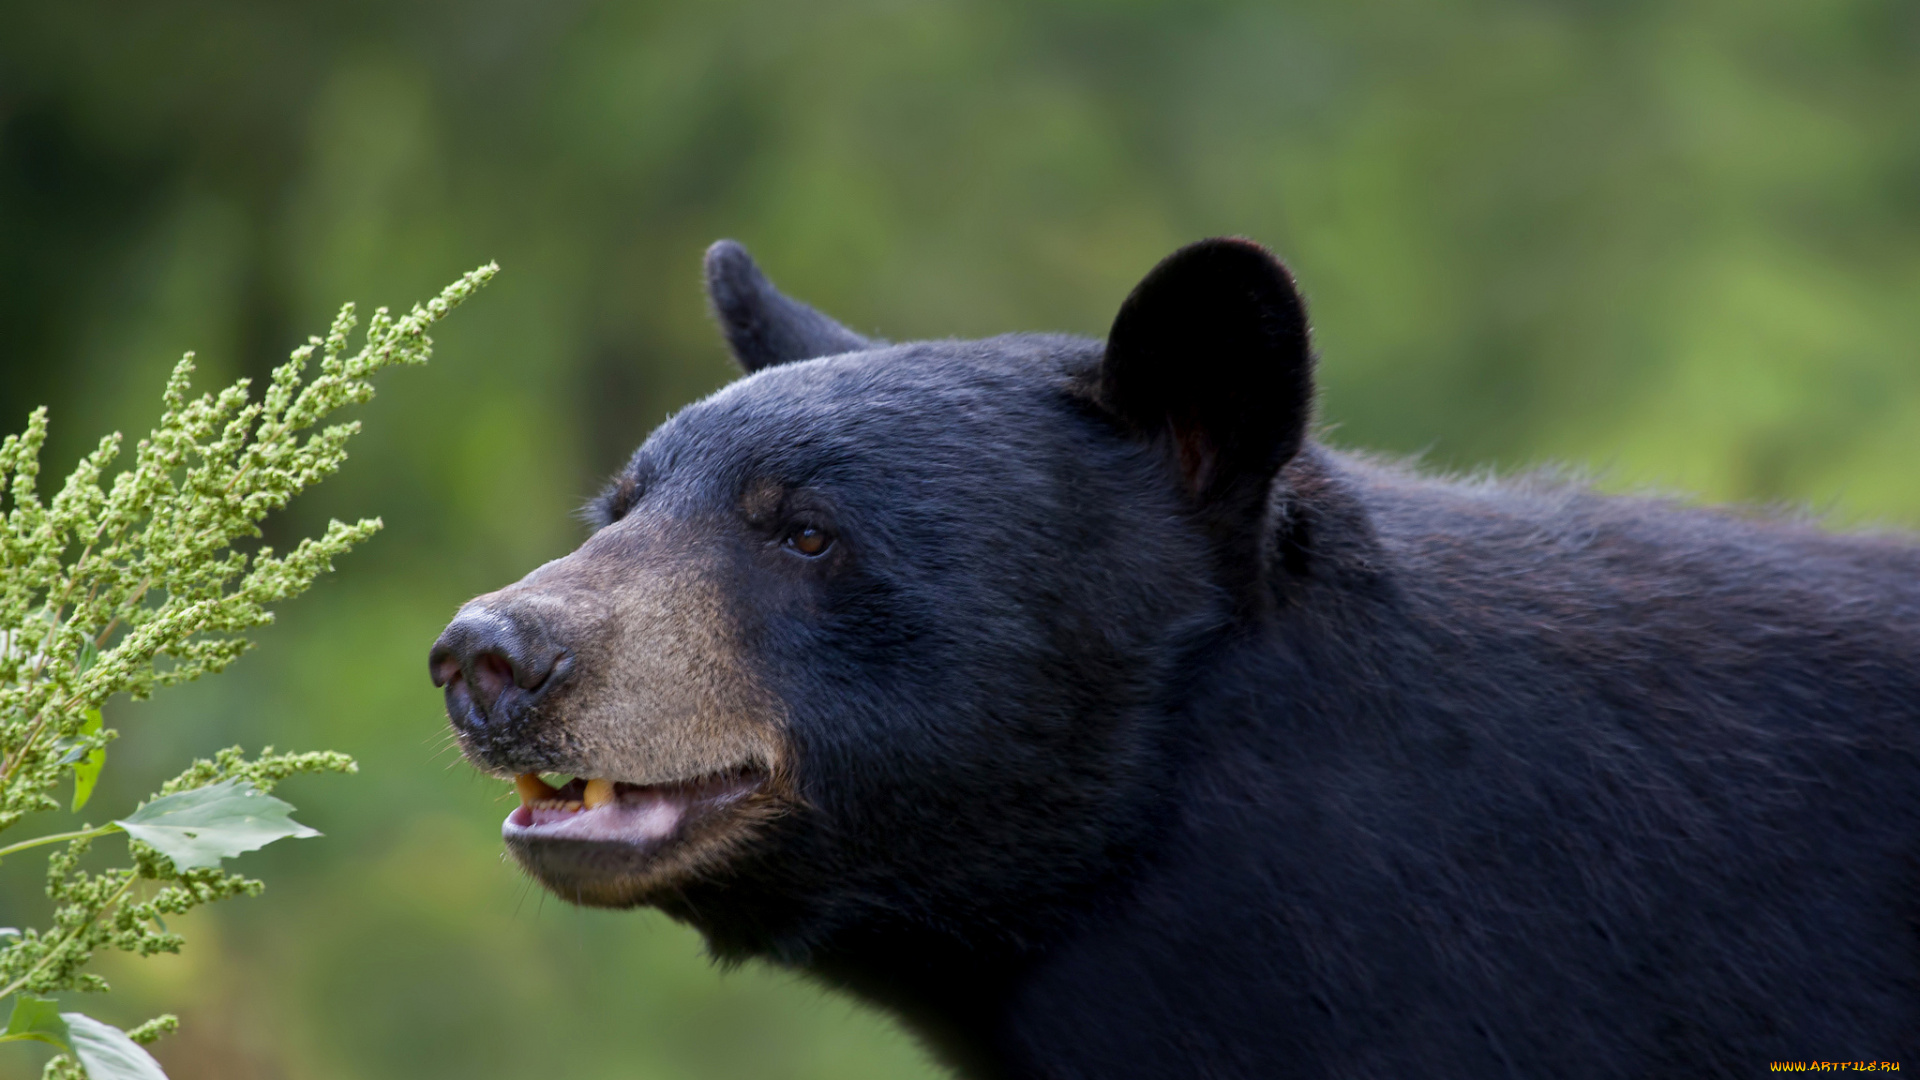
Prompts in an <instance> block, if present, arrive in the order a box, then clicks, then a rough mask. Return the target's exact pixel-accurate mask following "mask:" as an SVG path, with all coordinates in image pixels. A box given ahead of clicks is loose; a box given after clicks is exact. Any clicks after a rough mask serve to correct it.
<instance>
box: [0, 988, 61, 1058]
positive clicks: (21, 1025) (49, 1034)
mask: <svg viewBox="0 0 1920 1080" xmlns="http://www.w3.org/2000/svg"><path fill="white" fill-rule="evenodd" d="M20 1039H32V1040H34V1041H36V1042H43V1043H50V1044H52V1045H54V1046H57V1047H59V1048H60V1049H62V1050H65V1049H66V1048H67V1041H68V1033H67V1024H66V1020H65V1018H64V1017H62V1016H61V1015H60V1006H59V1005H58V1004H57V1003H55V1002H52V1001H48V1000H47V999H46V998H37V997H29V996H28V995H26V994H21V995H20V996H19V997H17V998H15V999H14V1000H13V1015H12V1016H11V1017H9V1018H8V1019H7V1030H6V1033H5V1034H0V1042H14V1041H16V1040H20Z"/></svg>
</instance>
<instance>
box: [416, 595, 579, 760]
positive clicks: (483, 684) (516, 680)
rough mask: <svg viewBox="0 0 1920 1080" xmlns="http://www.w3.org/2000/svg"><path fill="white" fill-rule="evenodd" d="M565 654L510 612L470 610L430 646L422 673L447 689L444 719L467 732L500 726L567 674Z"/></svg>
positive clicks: (539, 631)
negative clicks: (424, 670)
mask: <svg viewBox="0 0 1920 1080" xmlns="http://www.w3.org/2000/svg"><path fill="white" fill-rule="evenodd" d="M566 659H567V654H566V651H565V650H563V649H561V648H559V647H558V646H556V645H554V644H553V643H552V642H551V641H550V640H548V638H547V636H546V634H545V633H543V632H542V631H541V629H540V627H539V626H538V625H537V624H529V623H528V622H527V621H525V620H524V619H521V618H517V617H515V615H514V614H513V613H511V612H502V611H496V610H492V609H488V608H473V609H469V610H466V611H462V612H461V613H460V614H459V615H457V616H455V617H454V620H453V621H452V622H451V623H448V624H447V628H446V629H445V630H443V631H441V633H440V638H439V640H438V641H435V642H434V643H433V651H432V652H430V653H429V654H428V655H427V670H428V672H429V673H430V674H431V675H432V676H433V685H435V686H441V687H445V688H446V692H447V718H448V719H449V720H451V721H453V726H454V727H456V728H459V729H460V730H462V731H466V732H476V731H479V730H480V729H482V728H487V727H490V726H491V727H496V728H497V727H500V726H502V725H504V724H506V723H507V722H509V721H510V720H511V719H514V718H515V717H517V716H518V715H519V714H520V713H521V712H523V711H524V709H525V707H526V706H528V705H531V704H533V702H535V701H536V700H538V699H539V698H540V697H541V696H543V695H544V693H545V692H546V691H547V690H549V689H551V688H552V686H553V684H554V683H556V682H558V681H559V679H560V678H561V677H562V676H564V675H565V674H566V668H567V667H568V666H570V665H567V664H566V663H565V661H566Z"/></svg>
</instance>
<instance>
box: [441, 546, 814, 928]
mask: <svg viewBox="0 0 1920 1080" xmlns="http://www.w3.org/2000/svg"><path fill="white" fill-rule="evenodd" d="M675 547H676V545H673V544H672V543H670V542H668V541H667V540H665V539H663V538H662V537H661V536H660V535H658V530H653V531H652V533H651V534H649V533H648V531H647V530H646V528H645V525H644V523H643V522H639V521H635V522H630V523H623V524H622V525H621V526H619V527H616V528H613V529H608V530H604V531H603V532H602V533H600V534H598V535H597V536H596V537H595V538H594V539H593V540H592V541H589V543H588V544H586V545H585V546H583V547H582V548H581V549H580V550H578V551H576V552H574V553H573V554H571V555H568V556H567V557H565V558H562V559H557V560H555V561H553V562H550V563H548V564H546V565H545V566H542V567H540V568H538V569H536V570H535V571H534V572H533V573H531V574H529V575H527V576H526V577H525V578H523V579H522V580H520V581H518V582H516V583H514V584H513V585H510V586H508V587H506V588H504V589H501V590H499V591H497V592H493V593H488V594H486V595H483V596H480V597H477V598H475V599H474V600H472V601H470V602H468V603H467V604H466V605H465V606H463V607H462V608H461V610H460V612H459V613H458V614H457V615H456V616H455V617H454V619H453V620H452V622H451V623H449V624H448V626H447V628H446V630H445V631H443V632H442V634H441V635H440V638H439V640H438V641H436V642H435V643H434V646H433V649H432V652H431V653H430V655H429V666H430V669H431V673H432V675H433V679H434V682H435V684H436V685H438V686H440V687H442V688H443V689H444V692H445V694H446V702H447V715H448V718H449V720H450V721H451V722H452V724H453V727H454V729H455V731H456V733H457V735H458V737H459V741H460V745H461V748H462V750H463V751H464V752H465V754H466V756H467V757H468V759H469V760H471V761H472V762H473V763H474V764H475V765H476V766H478V767H479V768H481V769H483V770H485V771H487V772H490V773H493V774H494V775H496V776H501V777H503V778H512V779H514V780H515V786H516V788H517V790H518V793H519V795H520V805H518V806H517V807H515V808H514V810H513V811H512V812H511V813H510V814H509V815H508V816H507V819H506V820H505V821H504V822H503V823H502V825H501V832H502V837H503V839H504V840H505V841H506V845H507V848H508V850H509V851H511V852H512V853H513V855H514V857H515V859H516V860H517V861H519V863H520V864H521V865H522V866H523V867H524V868H525V869H526V870H527V871H528V872H529V873H531V874H532V875H533V876H534V877H536V878H537V879H539V880H540V881H541V883H542V884H544V885H546V886H547V887H548V888H550V889H552V890H553V891H554V892H555V893H557V894H559V895H561V896H565V897H568V898H569V899H574V900H576V901H578V902H581V903H587V904H596V905H602V906H625V905H630V904H636V903H642V902H645V899H646V897H647V896H648V895H650V894H652V893H654V892H655V891H657V890H659V889H662V888H669V887H671V886H673V885H674V884H676V883H678V882H681V881H683V880H685V879H686V878H687V877H688V876H690V875H693V874H698V873H701V872H704V871H708V870H711V869H713V868H715V867H717V866H718V865H720V864H722V863H724V862H725V861H726V859H727V858H728V857H729V856H730V854H731V853H733V852H734V851H736V850H737V849H738V848H739V847H740V846H741V845H742V844H744V843H746V842H747V841H748V840H749V839H750V838H751V836H752V834H753V833H754V832H755V831H756V827H757V825H758V823H761V822H764V821H765V820H768V819H769V818H771V817H774V816H777V815H778V814H780V813H781V812H783V810H784V809H785V807H786V805H787V804H788V803H789V802H790V801H791V799H790V797H788V796H787V795H784V794H783V792H784V791H785V790H786V788H787V785H786V784H784V782H782V781H781V777H782V773H783V770H782V768H781V766H782V763H783V761H784V760H785V759H786V757H787V754H786V752H785V749H784V741H783V739H782V737H781V723H780V710H779V708H778V706H777V703H775V702H774V700H773V699H772V698H771V696H770V695H768V694H766V693H765V692H763V691H762V690H761V689H760V688H759V687H758V685H757V683H756V681H755V680H754V679H753V677H752V675H751V672H750V669H749V666H748V664H747V663H746V661H745V659H744V657H743V654H742V650H741V648H740V645H739V639H740V632H739V628H738V626H737V624H736V621H735V620H734V619H733V618H732V617H731V616H730V613H729V611H728V609H727V606H726V605H725V604H724V603H723V602H722V600H721V596H722V592H721V590H720V589H719V588H718V587H717V583H716V582H715V580H714V579H715V578H716V576H717V575H718V574H719V572H720V568H719V567H717V566H716V565H714V564H713V561H712V560H711V559H707V558H702V557H700V556H697V555H691V554H688V553H687V552H686V551H685V550H684V549H682V550H678V551H676V550H673V549H674V548H675ZM543 773H546V774H554V773H560V774H570V775H571V776H572V777H573V779H572V780H571V781H569V782H567V783H564V784H562V785H560V786H557V787H556V786H554V785H552V784H549V783H547V782H546V781H545V780H543V779H541V774H543Z"/></svg>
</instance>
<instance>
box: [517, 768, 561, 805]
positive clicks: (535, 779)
mask: <svg viewBox="0 0 1920 1080" xmlns="http://www.w3.org/2000/svg"><path fill="white" fill-rule="evenodd" d="M513 789H514V791H516V792H518V793H519V795H520V805H521V806H531V805H533V804H534V803H537V802H543V801H545V800H548V799H551V798H553V797H554V796H555V795H558V794H560V789H559V788H556V787H554V786H553V785H552V784H549V783H547V782H546V781H545V780H542V779H540V774H539V773H530V772H524V773H521V774H520V775H519V776H516V777H514V778H513Z"/></svg>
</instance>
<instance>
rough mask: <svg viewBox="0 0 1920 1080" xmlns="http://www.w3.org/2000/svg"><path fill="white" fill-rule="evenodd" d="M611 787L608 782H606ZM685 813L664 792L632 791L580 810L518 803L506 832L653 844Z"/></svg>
mask: <svg viewBox="0 0 1920 1080" xmlns="http://www.w3.org/2000/svg"><path fill="white" fill-rule="evenodd" d="M609 788H611V784H609ZM684 815H685V805H684V799H676V798H670V796H666V794H664V792H636V794H630V796H626V798H622V799H612V798H609V799H607V801H603V803H599V805H593V807H588V809H580V803H570V805H553V803H551V801H549V803H547V805H520V807H515V811H513V813H509V815H507V821H505V824H503V826H505V828H507V830H509V832H524V834H532V836H540V838H543V840H547V838H551V840H603V842H614V844H655V842H660V840H666V838H668V836H672V832H674V828H678V826H680V819H682V817H684Z"/></svg>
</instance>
